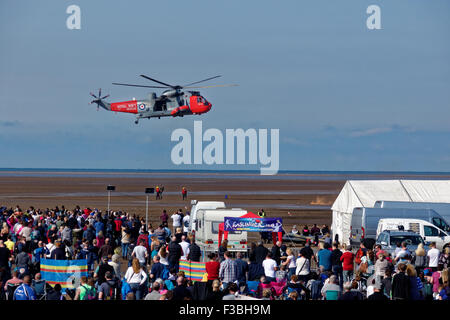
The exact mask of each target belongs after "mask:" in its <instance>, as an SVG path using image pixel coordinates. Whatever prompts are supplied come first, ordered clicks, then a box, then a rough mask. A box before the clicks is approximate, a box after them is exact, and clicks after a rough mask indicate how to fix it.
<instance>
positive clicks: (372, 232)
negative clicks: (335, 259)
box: [350, 208, 449, 247]
mask: <svg viewBox="0 0 450 320" xmlns="http://www.w3.org/2000/svg"><path fill="white" fill-rule="evenodd" d="M387 218H395V219H420V220H426V221H428V222H430V223H432V224H434V225H435V226H436V227H438V228H440V229H441V230H442V229H447V228H448V227H449V226H448V224H447V222H446V221H445V220H444V219H443V218H442V217H441V215H439V214H438V213H437V212H436V211H434V210H431V209H405V208H355V209H353V214H352V221H351V226H350V245H351V246H352V247H357V246H359V244H360V242H361V241H363V239H365V240H364V241H366V243H369V242H373V243H375V239H376V234H377V227H378V221H380V219H387ZM441 226H444V227H442V228H441Z"/></svg>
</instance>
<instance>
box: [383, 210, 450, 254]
mask: <svg viewBox="0 0 450 320" xmlns="http://www.w3.org/2000/svg"><path fill="white" fill-rule="evenodd" d="M400 229H404V230H408V231H412V232H415V233H417V234H419V235H420V236H421V237H422V238H423V240H424V241H425V244H427V245H429V244H430V243H431V242H436V248H438V249H439V250H442V249H444V248H446V247H448V246H449V245H450V235H449V234H448V233H446V232H445V231H443V230H441V229H439V228H438V227H436V226H435V225H433V224H432V223H430V222H428V221H426V220H421V219H408V218H387V219H380V221H378V228H377V238H378V236H379V234H380V233H381V232H382V231H385V230H400Z"/></svg>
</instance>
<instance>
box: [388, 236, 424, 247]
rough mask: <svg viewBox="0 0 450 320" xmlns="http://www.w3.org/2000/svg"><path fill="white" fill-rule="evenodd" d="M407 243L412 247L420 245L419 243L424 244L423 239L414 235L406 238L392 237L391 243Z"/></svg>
mask: <svg viewBox="0 0 450 320" xmlns="http://www.w3.org/2000/svg"><path fill="white" fill-rule="evenodd" d="M403 241H405V242H406V244H407V245H408V246H410V245H419V243H423V240H422V237H419V236H414V235H404V236H391V243H397V242H400V243H402V242H403Z"/></svg>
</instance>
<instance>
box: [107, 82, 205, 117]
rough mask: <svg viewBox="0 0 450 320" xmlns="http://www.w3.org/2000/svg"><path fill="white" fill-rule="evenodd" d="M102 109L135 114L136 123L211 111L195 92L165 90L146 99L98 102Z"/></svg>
mask: <svg viewBox="0 0 450 320" xmlns="http://www.w3.org/2000/svg"><path fill="white" fill-rule="evenodd" d="M98 104H99V106H100V107H102V108H103V109H106V110H109V111H114V112H124V113H133V114H136V122H138V120H139V119H144V118H161V117H183V116H185V115H191V114H202V113H206V112H208V111H209V110H211V107H212V105H211V103H209V102H208V101H207V100H206V99H205V98H204V97H202V96H201V95H200V93H199V92H197V91H186V92H182V91H180V90H175V89H174V90H166V91H164V92H163V93H162V94H161V96H159V97H158V96H157V95H156V93H154V92H152V93H150V94H149V95H148V98H147V99H142V100H135V99H133V100H129V101H121V102H112V103H107V102H105V101H98Z"/></svg>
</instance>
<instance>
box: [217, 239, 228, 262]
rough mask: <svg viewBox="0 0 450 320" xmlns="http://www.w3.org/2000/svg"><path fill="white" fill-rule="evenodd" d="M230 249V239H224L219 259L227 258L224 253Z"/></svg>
mask: <svg viewBox="0 0 450 320" xmlns="http://www.w3.org/2000/svg"><path fill="white" fill-rule="evenodd" d="M226 251H228V240H227V239H224V240H223V241H222V244H221V245H220V247H219V261H220V262H222V261H224V260H225V257H224V254H225V252H226Z"/></svg>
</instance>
